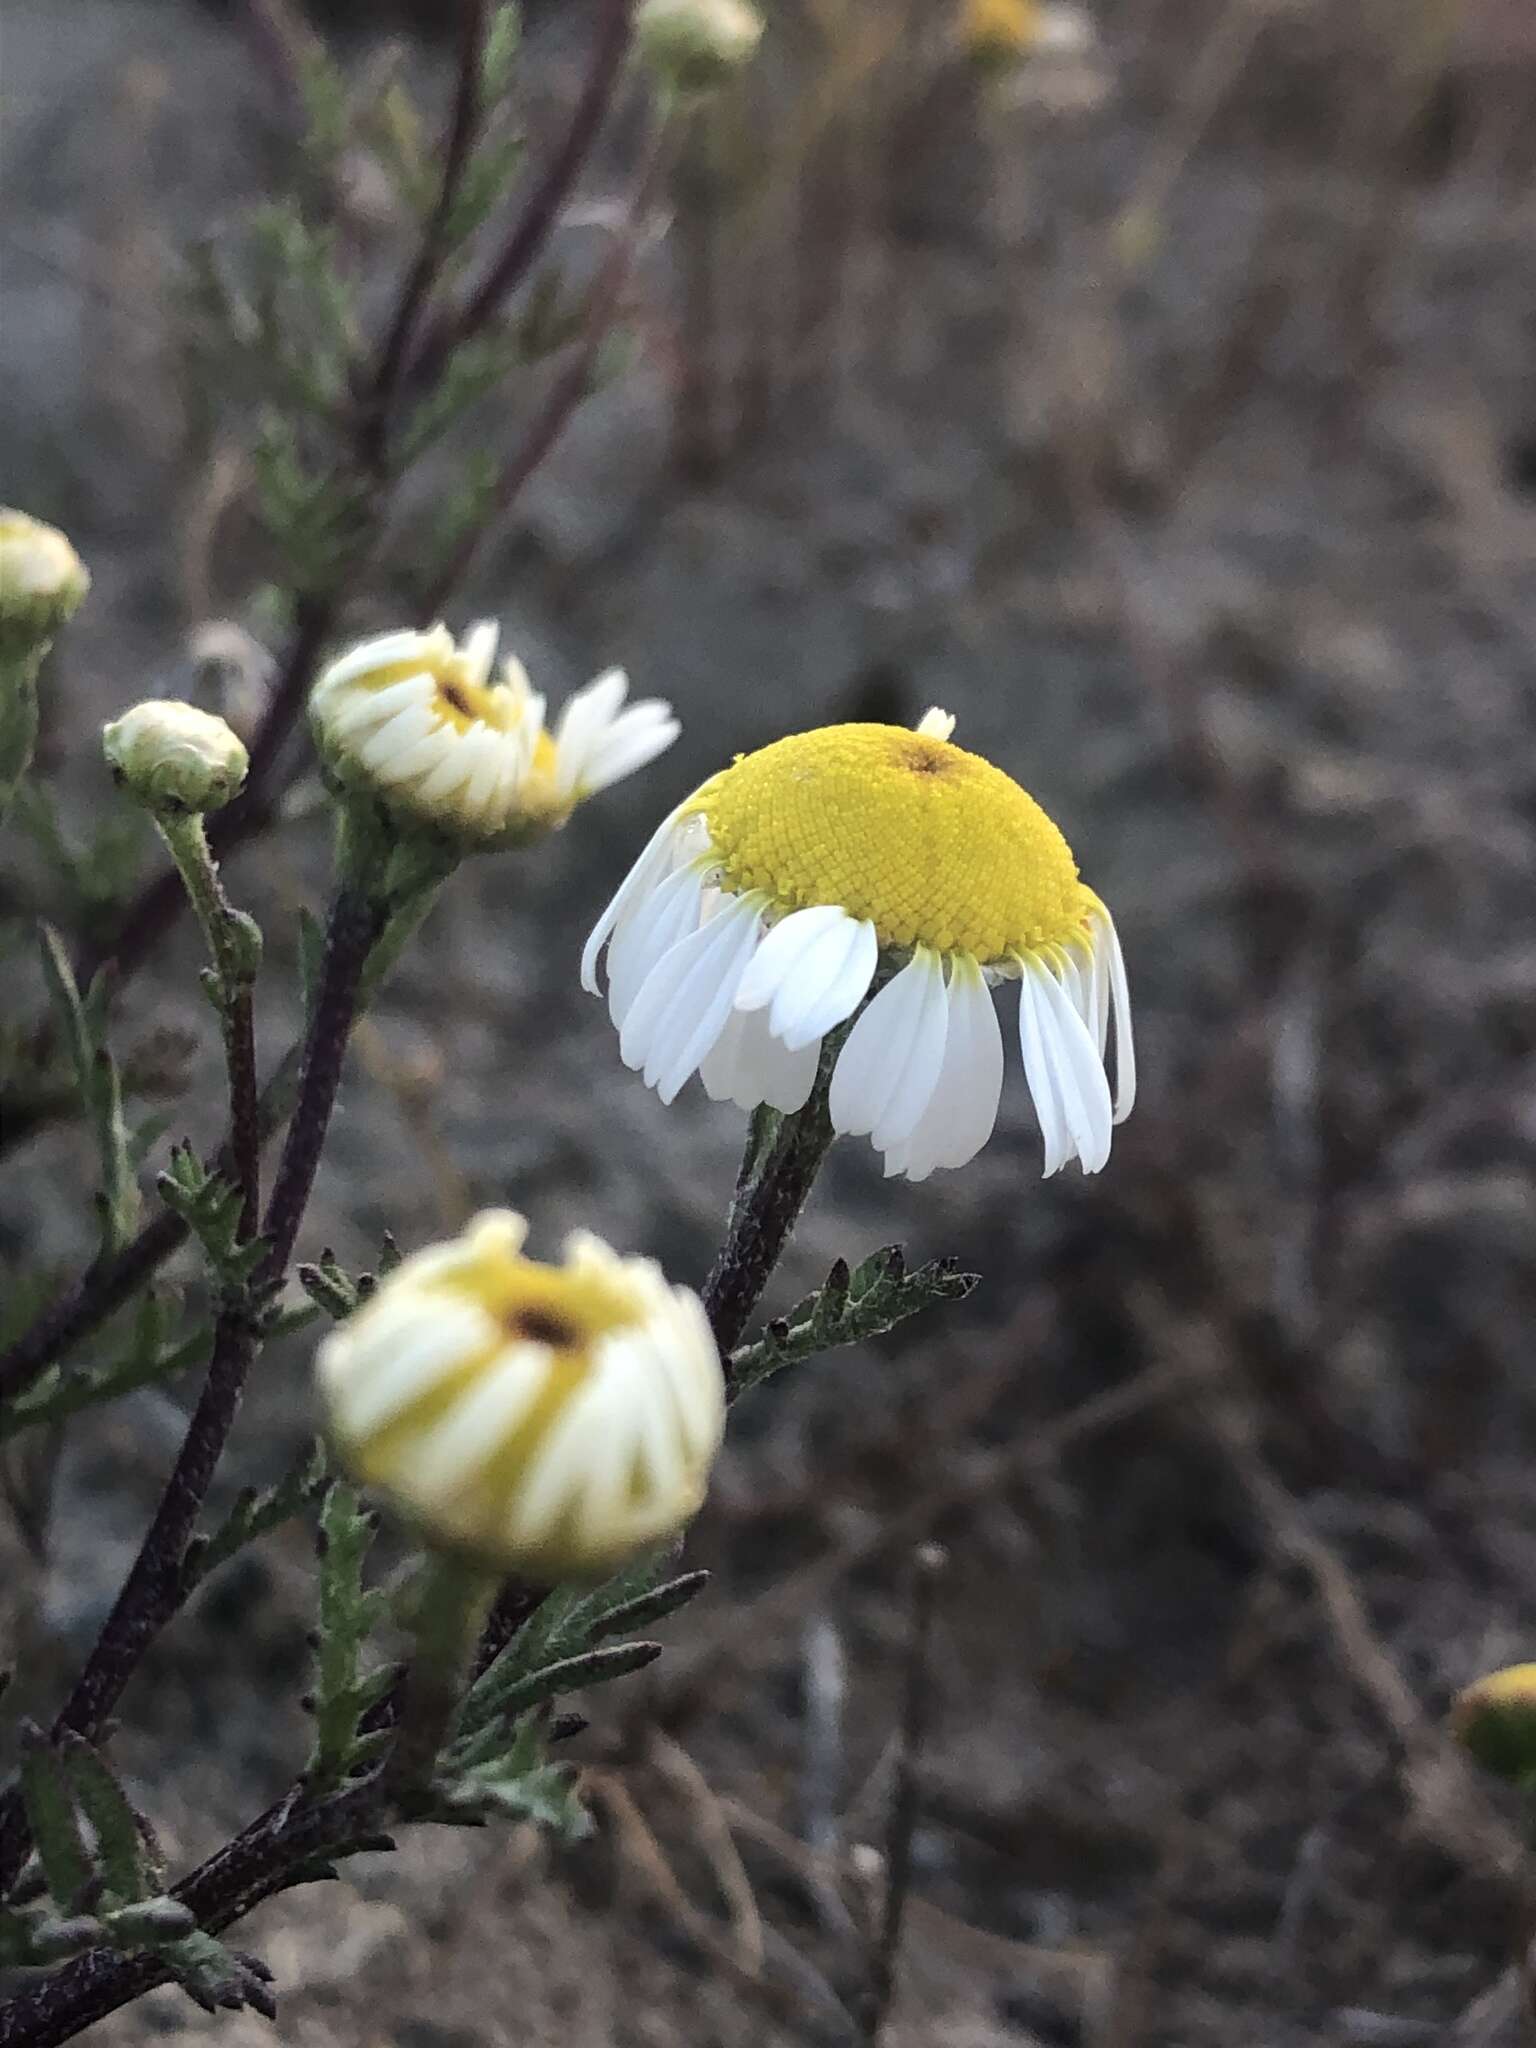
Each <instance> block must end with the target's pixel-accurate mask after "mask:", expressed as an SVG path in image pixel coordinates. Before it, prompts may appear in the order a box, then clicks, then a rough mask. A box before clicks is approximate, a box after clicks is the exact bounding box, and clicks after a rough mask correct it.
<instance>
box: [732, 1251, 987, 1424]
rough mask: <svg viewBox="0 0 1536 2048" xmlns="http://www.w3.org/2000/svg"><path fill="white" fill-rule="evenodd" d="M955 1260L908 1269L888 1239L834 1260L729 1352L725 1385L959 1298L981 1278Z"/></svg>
mask: <svg viewBox="0 0 1536 2048" xmlns="http://www.w3.org/2000/svg"><path fill="white" fill-rule="evenodd" d="M980 1277H981V1276H980V1275H979V1274H977V1273H962V1272H961V1271H960V1270H959V1268H958V1264H957V1262H956V1261H955V1260H954V1259H934V1260H931V1261H930V1262H929V1264H927V1265H926V1266H918V1267H917V1268H916V1269H915V1270H914V1271H912V1272H910V1273H909V1272H908V1271H907V1263H906V1258H905V1256H904V1254H903V1252H902V1249H901V1247H900V1245H894V1244H893V1245H887V1246H886V1247H885V1249H884V1250H883V1251H878V1252H875V1253H874V1254H873V1255H872V1256H871V1257H870V1258H867V1259H865V1260H864V1262H863V1264H862V1265H859V1266H855V1267H854V1269H853V1271H852V1272H850V1271H849V1270H848V1265H847V1262H846V1261H845V1260H843V1259H839V1260H838V1262H837V1264H836V1265H835V1266H834V1267H833V1268H832V1270H831V1272H830V1273H829V1274H828V1275H827V1278H826V1282H825V1284H824V1285H823V1286H821V1287H818V1288H817V1290H816V1292H815V1293H814V1294H808V1295H807V1296H806V1297H805V1299H804V1301H801V1302H799V1303H797V1304H796V1306H795V1307H794V1308H792V1309H791V1310H790V1312H789V1314H788V1315H787V1316H780V1317H777V1318H776V1319H775V1320H774V1321H773V1322H771V1323H770V1324H769V1325H768V1327H767V1328H766V1329H765V1330H764V1332H763V1334H762V1336H761V1337H759V1338H758V1339H757V1340H756V1342H755V1343H752V1344H744V1345H742V1347H741V1348H740V1349H739V1350H737V1351H735V1352H733V1353H732V1354H731V1389H732V1393H733V1394H744V1393H745V1392H746V1391H747V1389H748V1388H749V1387H755V1386H757V1385H758V1384H759V1383H760V1382H761V1381H763V1380H765V1379H768V1378H769V1377H770V1376H771V1375H772V1374H774V1373H776V1372H779V1371H781V1370H782V1369H783V1368H784V1367H785V1366H786V1365H798V1364H800V1363H801V1362H802V1361H803V1360H804V1359H807V1358H815V1357H816V1356H817V1355H818V1354H819V1353H820V1352H823V1351H834V1350H836V1349H837V1348H838V1347H839V1346H840V1345H843V1344H862V1343H863V1342H865V1341H866V1339H868V1338H870V1337H883V1336H884V1335H885V1333H886V1331H887V1330H894V1329H895V1327H896V1325H897V1324H898V1323H904V1322H905V1321H906V1320H907V1318H908V1316H915V1315H919V1314H921V1312H922V1311H923V1310H924V1309H925V1308H934V1307H936V1306H937V1305H938V1304H939V1303H940V1302H945V1301H963V1300H964V1299H965V1297H966V1296H967V1295H968V1294H969V1293H970V1292H971V1291H972V1289H973V1288H975V1287H976V1286H977V1284H978V1282H979V1280H980Z"/></svg>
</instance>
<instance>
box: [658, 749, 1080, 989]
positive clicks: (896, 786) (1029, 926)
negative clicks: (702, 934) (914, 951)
mask: <svg viewBox="0 0 1536 2048" xmlns="http://www.w3.org/2000/svg"><path fill="white" fill-rule="evenodd" d="M690 808H691V809H692V810H693V811H695V812H699V813H702V815H703V817H704V819H705V821H706V823H707V825H708V828H709V837H710V842H711V844H712V846H713V847H714V849H715V851H716V853H717V854H718V856H719V859H720V864H721V867H722V869H723V870H724V877H725V881H726V884H727V886H728V887H729V888H731V889H732V890H734V891H735V892H736V893H737V894H740V895H744V894H746V893H747V892H748V891H749V890H754V889H762V890H765V891H766V892H767V893H768V895H769V896H770V897H771V898H772V899H773V902H774V904H775V906H776V907H777V908H778V909H780V910H781V911H790V910H808V909H810V908H812V907H813V906H815V905H817V904H822V903H835V904H838V905H840V906H841V908H842V909H844V910H846V911H847V912H848V913H849V915H850V916H851V917H857V918H868V919H869V920H870V921H871V922H872V923H873V925H874V927H875V931H876V933H877V935H878V937H879V939H880V942H881V944H882V945H884V946H915V945H923V946H932V947H934V948H935V949H936V950H937V951H939V952H952V951H953V952H962V953H970V954H973V955H974V956H975V957H976V958H977V959H978V960H982V961H991V960H1001V959H1004V958H1006V956H1007V955H1008V954H1010V953H1014V952H1031V951H1035V950H1037V949H1039V948H1040V947H1042V946H1050V945H1067V944H1071V943H1072V942H1073V941H1075V940H1078V939H1080V938H1081V936H1082V926H1083V917H1084V913H1085V910H1086V909H1087V907H1088V904H1089V902H1090V900H1091V899H1090V898H1089V895H1088V892H1087V891H1086V890H1085V889H1084V887H1083V885H1082V883H1081V882H1080V881H1079V880H1078V877H1077V863H1076V862H1075V861H1074V860H1073V858H1072V852H1071V848H1070V847H1069V846H1068V845H1067V842H1066V840H1065V839H1063V838H1062V836H1061V834H1060V832H1058V831H1057V829H1056V827H1055V826H1054V825H1053V824H1052V823H1051V821H1050V819H1049V818H1048V817H1047V816H1046V815H1045V812H1044V811H1042V810H1041V808H1040V806H1039V805H1038V804H1037V803H1036V802H1035V800H1034V798H1033V797H1031V796H1027V795H1026V794H1025V793H1024V791H1023V790H1022V789H1020V787H1019V785H1018V784H1017V783H1016V782H1015V781H1013V779H1012V778H1011V777H1010V776H1007V775H1005V774H1004V773H1003V772H1002V770H1001V769H1000V768H994V767H993V766H992V764H991V762H990V761H983V760H982V759H981V757H980V756H979V755H977V754H968V753H966V752H965V750H964V749H963V748H961V747H957V746H954V745H952V744H951V743H950V742H949V741H948V740H941V739H935V738H932V737H930V736H929V735H927V734H925V733H915V732H908V731H906V730H905V729H904V728H902V727H900V726H891V725H830V726H823V727H821V728H820V729H819V730H818V731H816V732H805V733H796V734H795V735H793V736H792V737H791V738H789V739H783V740H777V741H775V743H774V744H773V745H772V746H769V747H764V748H762V749H761V750H760V751H759V752H758V753H755V754H745V755H742V756H740V757H739V758H738V759H737V760H736V761H735V763H734V764H733V765H732V766H731V767H729V768H727V769H724V770H723V771H722V772H721V773H720V774H719V775H717V776H715V777H714V778H713V779H712V780H711V781H710V782H708V783H706V784H705V786H704V788H703V789H701V790H700V791H699V793H698V795H697V796H696V797H695V798H694V799H693V801H692V804H691V806H690Z"/></svg>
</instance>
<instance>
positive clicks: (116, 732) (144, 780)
mask: <svg viewBox="0 0 1536 2048" xmlns="http://www.w3.org/2000/svg"><path fill="white" fill-rule="evenodd" d="M101 743H102V749H103V751H104V753H105V754H106V757H107V765H108V767H109V768H110V769H111V770H112V773H113V774H114V775H115V776H116V778H117V780H118V781H119V782H120V783H121V784H122V785H123V787H124V788H125V789H127V790H128V791H129V792H130V793H131V794H132V795H134V796H136V797H137V798H138V800H139V802H140V803H142V804H146V805H148V807H149V808H150V809H151V810H153V811H174V812H187V811H216V810H218V809H219V808H220V807H221V805H223V804H227V803H228V802H229V800H230V798H231V797H232V796H234V795H235V794H236V792H237V791H238V790H239V788H240V786H241V784H242V783H243V782H244V781H245V772H246V769H247V767H248V766H249V760H248V757H247V755H246V751H245V748H244V746H243V745H242V744H241V741H240V738H239V736H238V735H237V734H236V733H235V732H234V731H233V730H232V729H231V728H230V727H229V726H227V725H226V724H225V723H224V721H223V719H222V718H215V717H214V715H213V713H212V712H211V711H199V710H198V708H197V706H196V705H195V704H182V703H178V702H176V701H174V700H171V699H167V698H159V697H150V698H146V700H145V701H144V702H143V703H142V704H135V705H134V707H133V709H132V710H131V711H125V712H124V713H123V715H122V717H121V718H117V719H114V720H113V722H112V723H111V724H110V725H107V726H103V728H102V734H101Z"/></svg>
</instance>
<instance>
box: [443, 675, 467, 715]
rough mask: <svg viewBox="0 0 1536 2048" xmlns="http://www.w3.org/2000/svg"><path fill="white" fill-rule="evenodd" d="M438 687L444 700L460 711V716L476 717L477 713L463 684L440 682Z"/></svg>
mask: <svg viewBox="0 0 1536 2048" xmlns="http://www.w3.org/2000/svg"><path fill="white" fill-rule="evenodd" d="M437 687H438V691H439V694H440V695H441V696H442V698H443V701H444V702H445V703H447V704H449V705H451V706H452V707H453V709H454V710H455V711H457V712H458V714H459V716H460V718H473V717H474V715H475V714H474V710H473V708H472V706H471V704H470V701H469V696H468V693H467V692H466V691H465V689H464V687H463V685H462V684H460V683H439V684H438V686H437Z"/></svg>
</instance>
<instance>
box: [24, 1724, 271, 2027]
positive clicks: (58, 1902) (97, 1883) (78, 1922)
mask: <svg viewBox="0 0 1536 2048" xmlns="http://www.w3.org/2000/svg"><path fill="white" fill-rule="evenodd" d="M19 1782H20V1787H21V1796H22V1802H23V1805H24V1806H25V1809H26V1815H27V1823H28V1826H29V1827H30V1829H31V1831H32V1839H33V1841H34V1843H35V1845H36V1858H35V1862H34V1864H33V1865H32V1866H31V1867H30V1868H29V1869H28V1870H27V1871H26V1872H24V1873H23V1880H22V1882H21V1884H19V1885H18V1886H17V1888H16V1892H15V1894H14V1895H13V1898H12V1902H11V1904H10V1905H9V1906H8V1907H7V1908H6V1909H5V1910H4V1911H0V1959H3V1960H4V1961H5V1962H7V1963H11V1964H18V1963H19V1964H31V1965H34V1966H35V1965H39V1964H43V1963H49V1962H57V1961H60V1960H61V1959H63V1958H65V1957H67V1956H72V1955H78V1954H81V1953H83V1952H84V1951H86V1950H88V1949H95V1948H115V1949H118V1950H120V1951H122V1952H124V1953H130V1954H131V1953H133V1952H135V1951H138V1950H142V1949H148V1950H151V1951H152V1952H153V1953H154V1954H156V1955H158V1956H159V1957H160V1958H161V1960H162V1961H163V1962H164V1963H165V1965H166V1968H167V1969H168V1970H169V1972H170V1974H171V1975H172V1976H173V1977H174V1978H175V1979H176V1980H177V1982H179V1983H180V1984H181V1985H182V1986H183V1988H184V1989H185V1990H186V1991H187V1992H188V1994H189V1995H190V1996H191V1997H192V1998H194V1999H195V2000H196V2001H197V2002H198V2003H199V2004H200V2005H204V2006H206V2007H207V2008H208V2009H209V2010H212V2009H213V2007H214V2006H216V2005H226V2006H227V2005H231V2004H253V2005H256V2006H258V2007H259V2008H260V2009H261V2010H263V2011H267V2012H270V2009H271V2004H272V2001H271V1996H270V1993H266V1992H265V1991H264V1990H263V1989H262V1988H261V1987H262V1979H261V1976H260V1973H259V1972H258V1971H256V1970H254V1969H253V1968H252V1967H251V1966H250V1965H249V1964H247V1963H246V1962H245V1961H244V1959H242V1958H239V1957H236V1956H234V1955H232V1954H231V1953H230V1952H229V1951H228V1950H226V1949H225V1948H224V1947H223V1946H222V1944H220V1943H219V1942H217V1941H215V1940H214V1938H213V1937H212V1936H211V1935H209V1934H206V1933H204V1932H203V1931H202V1930H200V1929H199V1928H198V1926H197V1921H196V1916H195V1915H194V1914H193V1913H192V1911H191V1910H190V1909H189V1908H188V1907H187V1906H186V1905H184V1904H183V1903H182V1901H181V1900H179V1899H176V1898H173V1897H171V1896H170V1895H168V1894H167V1893H165V1892H164V1891H162V1890H161V1889H160V1888H159V1887H160V1885H161V1882H162V1879H163V1876H164V1873H163V1870H162V1868H161V1865H160V1859H159V1856H158V1853H157V1852H156V1850H155V1848H154V1844H153V1840H152V1837H151V1836H150V1835H149V1833H148V1831H147V1830H146V1829H145V1828H144V1826H143V1825H142V1824H141V1822H140V1820H139V1817H138V1815H137V1814H136V1813H135V1811H134V1809H133V1805H132V1803H131V1801H130V1800H129V1798H128V1795H127V1793H126V1792H125V1791H124V1790H123V1787H122V1784H121V1782H120V1781H119V1779H118V1777H117V1774H116V1772H115V1771H114V1770H113V1769H112V1767H111V1765H110V1764H109V1763H108V1762H107V1760H106V1758H105V1757H104V1756H103V1755H102V1754H101V1752H100V1751H99V1750H98V1749H96V1748H95V1747H94V1746H93V1745H92V1744H91V1743H89V1742H87V1741H86V1739H85V1738H84V1736H82V1735H78V1734H76V1733H75V1732H74V1731H73V1730H70V1729H65V1730H62V1731H61V1732H60V1734H59V1735H58V1737H57V1740H56V1741H51V1740H50V1739H49V1737H47V1736H46V1735H44V1734H43V1732H42V1730H41V1729H39V1728H37V1727H35V1726H33V1725H32V1724H31V1723H27V1724H25V1725H24V1726H23V1729H22V1757H21V1769H20V1774H19Z"/></svg>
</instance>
